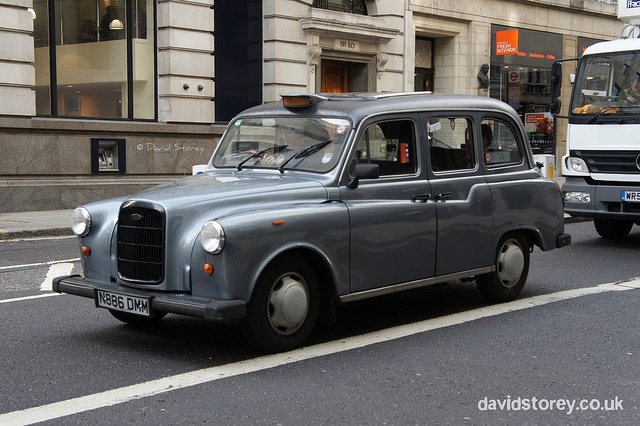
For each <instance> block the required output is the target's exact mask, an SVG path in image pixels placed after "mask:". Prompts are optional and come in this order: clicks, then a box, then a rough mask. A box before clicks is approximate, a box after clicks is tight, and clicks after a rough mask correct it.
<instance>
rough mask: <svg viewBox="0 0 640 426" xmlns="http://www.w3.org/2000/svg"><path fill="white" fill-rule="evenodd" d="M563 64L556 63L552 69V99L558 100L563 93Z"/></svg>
mask: <svg viewBox="0 0 640 426" xmlns="http://www.w3.org/2000/svg"><path fill="white" fill-rule="evenodd" d="M561 89H562V62H554V63H553V65H552V67H551V97H552V98H554V99H555V98H558V97H560V94H561V92H562V90H561Z"/></svg>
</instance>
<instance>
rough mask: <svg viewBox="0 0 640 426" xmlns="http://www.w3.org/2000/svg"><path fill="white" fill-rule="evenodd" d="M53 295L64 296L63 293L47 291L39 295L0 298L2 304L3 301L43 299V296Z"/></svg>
mask: <svg viewBox="0 0 640 426" xmlns="http://www.w3.org/2000/svg"><path fill="white" fill-rule="evenodd" d="M51 296H62V293H47V294H39V295H37V296H25V297H16V298H14V299H4V300H0V305H1V304H3V303H11V302H22V301H23V300H31V299H42V298H43V297H51Z"/></svg>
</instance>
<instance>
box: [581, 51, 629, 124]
mask: <svg viewBox="0 0 640 426" xmlns="http://www.w3.org/2000/svg"><path fill="white" fill-rule="evenodd" d="M575 84H576V87H575V93H574V97H573V104H572V108H571V111H572V112H573V113H574V114H576V115H590V116H606V115H610V114H617V115H624V114H638V109H637V108H638V107H639V106H640V55H639V54H637V53H635V52H622V53H612V54H609V53H608V54H606V55H598V56H590V57H587V58H585V59H583V60H582V62H581V65H580V69H579V71H578V77H577V80H576V82H575Z"/></svg>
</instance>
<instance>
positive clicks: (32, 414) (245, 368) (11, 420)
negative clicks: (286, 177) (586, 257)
mask: <svg viewBox="0 0 640 426" xmlns="http://www.w3.org/2000/svg"><path fill="white" fill-rule="evenodd" d="M632 289H640V278H636V279H634V280H632V281H628V282H623V283H609V284H600V285H597V286H595V287H587V288H579V289H575V290H566V291H560V292H557V293H552V294H546V295H541V296H535V297H530V298H528V299H521V300H515V301H513V302H508V303H503V304H500V305H491V306H485V307H483V308H479V309H474V310H472V311H467V312H460V313H457V314H452V315H447V316H444V317H440V318H433V319H429V320H425V321H420V322H416V323H413V324H406V325H401V326H398V327H393V328H389V329H386V330H379V331H375V332H372V333H367V334H363V335H360V336H354V337H349V338H346V339H342V340H336V341H333V342H327V343H321V344H319V345H315V346H310V347H306V348H301V349H297V350H294V351H291V352H286V353H282V354H275V355H267V356H263V357H260V358H254V359H249V360H245V361H240V362H236V363H232V364H226V365H220V366H217V367H211V368H205V369H202V370H196V371H191V372H189V373H183V374H177V375H175V376H169V377H164V378H161V379H157V380H151V381H148V382H144V383H139V384H135V385H131V386H125V387H123V388H118V389H112V390H108V391H105V392H100V393H95V394H92V395H85V396H81V397H78V398H73V399H69V400H66V401H60V402H54V403H51V404H47V405H41V406H39V407H32V408H27V409H25V410H19V411H13V412H10V413H6V414H1V415H0V424H1V425H4V424H7V425H9V424H10V425H29V424H33V423H38V422H44V421H48V420H53V419H57V418H60V417H65V416H70V415H73V414H77V413H82V412H85V411H90V410H94V409H97V408H104V407H110V406H113V405H117V404H121V403H124V402H129V401H133V400H136V399H140V398H146V397H149V396H154V395H158V394H162V393H165V392H170V391H174V390H177V389H183V388H187V387H190V386H196V385H200V384H203V383H208V382H214V381H217V380H220V379H225V378H228V377H234V376H239V375H243V374H248V373H252V372H255V371H261V370H266V369H270V368H274V367H279V366H282V365H287V364H292V363H294V362H299V361H304V360H307V359H312V358H316V357H320V356H325V355H331V354H336V353H339V352H345V351H349V350H352V349H357V348H362V347H365V346H369V345H374V344H377V343H382V342H387V341H392V340H396V339H400V338H403V337H407V336H411V335H414V334H418V333H424V332H427V331H431V330H437V329H440V328H444V327H450V326H453V325H459V324H463V323H466V322H469V321H475V320H478V319H481V318H488V317H493V316H496V315H501V314H506V313H509V312H516V311H520V310H524V309H528V308H533V307H536V306H542V305H546V304H549V303H554V302H559V301H562V300H568V299H573V298H576V297H582V296H588V295H591V294H599V293H606V292H610V291H626V290H632Z"/></svg>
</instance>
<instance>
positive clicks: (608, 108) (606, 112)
mask: <svg viewBox="0 0 640 426" xmlns="http://www.w3.org/2000/svg"><path fill="white" fill-rule="evenodd" d="M615 109H617V110H619V109H620V107H607V108H605V109H603V110H602V111H600V112H599V113H597V114H596V115H594V116H593V117H591V118H590V119H589V121H587V124H592V123H593V122H594V121H596V120H597V119H598V118H600V117H602V116H603V115H606V114H611V111H612V110H615Z"/></svg>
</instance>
